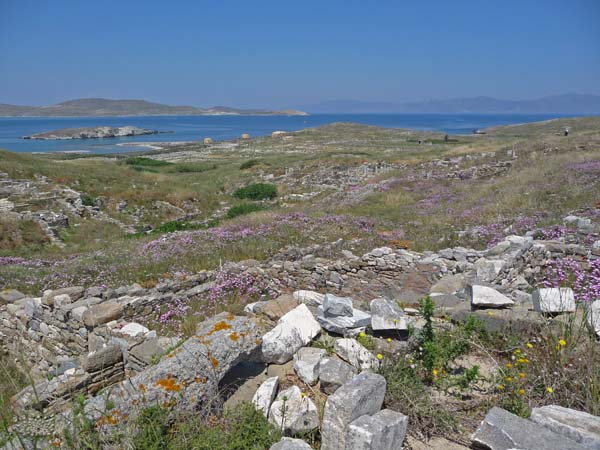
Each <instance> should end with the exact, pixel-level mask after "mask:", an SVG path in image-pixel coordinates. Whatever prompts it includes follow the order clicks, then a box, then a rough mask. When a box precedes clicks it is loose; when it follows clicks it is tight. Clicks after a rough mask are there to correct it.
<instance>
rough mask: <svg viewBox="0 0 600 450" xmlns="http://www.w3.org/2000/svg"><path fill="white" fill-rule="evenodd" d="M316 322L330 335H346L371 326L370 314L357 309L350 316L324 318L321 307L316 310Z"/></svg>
mask: <svg viewBox="0 0 600 450" xmlns="http://www.w3.org/2000/svg"><path fill="white" fill-rule="evenodd" d="M317 320H318V321H319V323H320V324H321V325H322V326H323V328H325V329H326V330H327V331H330V332H331V333H336V334H341V335H347V334H348V333H349V332H351V331H352V330H354V329H356V328H364V327H368V326H369V325H370V324H371V314H369V313H366V312H364V311H361V310H359V309H356V308H355V309H353V310H352V316H350V317H348V316H337V317H325V315H324V313H323V307H322V306H319V308H318V310H317Z"/></svg>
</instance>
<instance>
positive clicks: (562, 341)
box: [558, 339, 567, 347]
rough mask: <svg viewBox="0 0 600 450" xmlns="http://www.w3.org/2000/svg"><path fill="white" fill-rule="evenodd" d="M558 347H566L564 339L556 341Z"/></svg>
mask: <svg viewBox="0 0 600 450" xmlns="http://www.w3.org/2000/svg"><path fill="white" fill-rule="evenodd" d="M558 345H560V346H561V347H564V346H565V345H567V341H565V340H564V339H561V340H559V341H558Z"/></svg>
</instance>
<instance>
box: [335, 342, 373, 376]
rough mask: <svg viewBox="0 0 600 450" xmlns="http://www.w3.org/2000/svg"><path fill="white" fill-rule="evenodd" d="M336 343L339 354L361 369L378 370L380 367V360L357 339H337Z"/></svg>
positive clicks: (336, 350)
mask: <svg viewBox="0 0 600 450" xmlns="http://www.w3.org/2000/svg"><path fill="white" fill-rule="evenodd" d="M334 345H335V352H336V353H337V355H338V356H339V357H340V358H342V359H343V360H344V361H347V362H348V363H350V364H351V365H352V366H354V367H355V368H356V369H358V370H359V371H362V370H370V369H372V370H376V369H377V368H378V367H379V361H378V360H377V358H376V357H375V355H373V353H371V352H370V351H369V350H367V349H366V348H365V347H363V346H362V345H361V344H360V342H358V341H357V340H356V339H351V338H344V339H337V340H336V341H335V344H334Z"/></svg>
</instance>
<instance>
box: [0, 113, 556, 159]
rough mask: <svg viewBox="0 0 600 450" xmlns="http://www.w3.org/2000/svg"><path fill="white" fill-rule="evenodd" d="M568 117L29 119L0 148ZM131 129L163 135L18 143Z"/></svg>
mask: <svg viewBox="0 0 600 450" xmlns="http://www.w3.org/2000/svg"><path fill="white" fill-rule="evenodd" d="M557 117H568V116H566V115H562V116H561V115H543V114H314V115H311V116H143V117H27V118H21V117H18V118H6V117H5V118H0V149H5V150H11V151H15V152H57V151H69V152H73V151H84V152H90V153H123V152H129V151H139V150H144V149H145V148H144V147H141V146H135V145H132V146H129V145H127V146H119V145H117V144H124V143H128V144H135V143H141V142H159V141H163V142H164V141H168V142H175V141H177V142H179V141H200V140H202V139H203V138H205V137H210V138H212V139H214V140H215V141H221V140H227V139H234V138H237V137H239V136H240V135H241V134H242V133H249V134H250V135H251V136H253V137H255V136H265V135H270V134H271V133H272V132H273V131H275V130H284V131H295V130H301V129H303V128H309V127H317V126H320V125H325V124H329V123H333V122H356V123H362V124H367V125H377V126H381V127H387V128H411V129H419V130H432V131H441V132H445V133H449V134H470V133H472V132H473V131H474V130H476V129H479V128H486V127H491V126H495V125H508V124H515V123H525V122H537V121H540V120H548V119H553V118H557ZM125 125H132V126H136V127H140V128H148V129H153V130H159V131H168V132H169V133H165V134H156V135H149V136H136V137H125V138H112V139H85V140H81V139H79V140H72V141H35V140H25V139H22V137H23V136H27V135H30V134H34V133H41V132H44V131H52V130H57V129H61V128H80V127H97V126H113V127H117V126H125Z"/></svg>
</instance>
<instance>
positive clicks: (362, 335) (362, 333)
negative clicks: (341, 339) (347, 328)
mask: <svg viewBox="0 0 600 450" xmlns="http://www.w3.org/2000/svg"><path fill="white" fill-rule="evenodd" d="M358 335H359V336H360V337H365V336H366V334H365V332H364V331H361V332H360V333H358Z"/></svg>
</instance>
